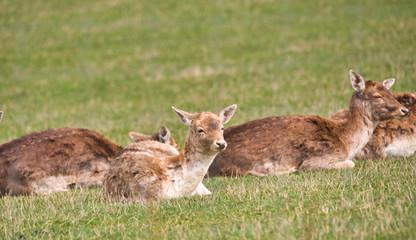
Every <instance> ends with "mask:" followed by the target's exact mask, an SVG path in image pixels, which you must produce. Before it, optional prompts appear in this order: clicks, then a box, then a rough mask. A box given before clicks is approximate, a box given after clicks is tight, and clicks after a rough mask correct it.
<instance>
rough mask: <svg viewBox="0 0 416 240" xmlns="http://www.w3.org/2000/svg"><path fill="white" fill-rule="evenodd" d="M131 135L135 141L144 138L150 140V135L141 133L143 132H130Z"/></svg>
mask: <svg viewBox="0 0 416 240" xmlns="http://www.w3.org/2000/svg"><path fill="white" fill-rule="evenodd" d="M129 137H130V139H131V140H133V141H134V142H141V141H144V140H149V136H147V135H144V134H141V133H137V132H129Z"/></svg>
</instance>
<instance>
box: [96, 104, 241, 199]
mask: <svg viewBox="0 0 416 240" xmlns="http://www.w3.org/2000/svg"><path fill="white" fill-rule="evenodd" d="M236 108H237V106H236V105H232V106H229V107H227V108H225V109H224V110H222V111H221V112H220V113H219V114H218V115H217V114H214V113H211V112H202V113H195V114H190V113H187V112H185V111H181V110H178V109H176V108H174V107H172V109H173V111H174V112H175V113H176V114H177V115H178V116H179V118H180V119H181V120H182V122H183V123H184V124H185V125H186V126H189V131H188V134H187V136H186V140H185V146H184V148H183V150H182V151H181V152H180V153H178V152H177V150H176V149H175V148H173V147H171V146H168V145H164V144H160V143H158V142H154V141H144V142H140V143H134V144H131V145H129V146H127V147H126V148H125V149H124V150H123V151H122V152H121V154H119V156H118V157H117V158H116V160H115V161H114V162H112V164H111V167H110V170H109V172H108V174H107V175H106V177H105V179H104V191H105V192H106V194H107V196H108V197H109V198H110V199H116V200H123V199H129V200H133V201H136V202H147V201H149V200H152V199H167V198H176V197H182V196H192V195H195V194H200V195H205V194H210V193H211V192H210V191H209V190H208V189H206V188H205V187H204V186H203V185H202V179H203V178H204V175H205V174H206V172H207V170H208V167H209V165H210V164H211V162H212V161H213V160H214V158H215V156H216V155H217V154H218V153H219V152H221V151H223V150H224V149H225V148H226V146H227V143H226V142H225V141H224V138H223V124H226V123H227V122H228V121H229V120H230V119H231V117H232V115H233V114H234V111H235V110H236Z"/></svg>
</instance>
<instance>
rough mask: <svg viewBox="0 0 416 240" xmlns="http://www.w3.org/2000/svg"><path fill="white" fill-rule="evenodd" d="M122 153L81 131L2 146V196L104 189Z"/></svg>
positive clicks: (65, 131) (53, 132)
mask: <svg viewBox="0 0 416 240" xmlns="http://www.w3.org/2000/svg"><path fill="white" fill-rule="evenodd" d="M156 134H157V133H156ZM154 135H155V134H154ZM143 136H146V135H143ZM148 137H150V136H148ZM173 142H175V141H174V140H173ZM175 143H176V142H175ZM122 149H123V148H122V147H121V146H120V145H118V144H117V143H115V142H113V141H111V140H110V139H108V138H107V137H105V136H103V135H101V134H99V133H97V132H94V131H91V130H88V129H82V128H60V129H49V130H45V131H41V132H34V133H31V134H29V135H26V136H23V137H21V138H18V139H15V140H12V141H10V142H7V143H4V144H2V145H0V195H5V194H10V195H22V194H30V193H42V194H45V193H52V192H56V191H65V190H68V189H70V188H73V187H97V186H101V185H102V181H103V178H104V176H105V174H106V173H107V171H108V169H109V164H110V161H112V159H114V158H115V156H116V154H117V153H118V152H119V151H120V150H122Z"/></svg>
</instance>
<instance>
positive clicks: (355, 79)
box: [350, 70, 365, 92]
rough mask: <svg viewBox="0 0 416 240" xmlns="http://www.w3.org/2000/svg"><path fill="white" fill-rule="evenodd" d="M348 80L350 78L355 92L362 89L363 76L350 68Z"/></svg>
mask: <svg viewBox="0 0 416 240" xmlns="http://www.w3.org/2000/svg"><path fill="white" fill-rule="evenodd" d="M350 80H351V85H352V87H353V88H354V90H355V91H356V92H362V91H364V89H365V82H364V78H363V77H362V76H361V75H360V74H358V73H357V72H354V71H353V70H350Z"/></svg>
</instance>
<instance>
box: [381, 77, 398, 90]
mask: <svg viewBox="0 0 416 240" xmlns="http://www.w3.org/2000/svg"><path fill="white" fill-rule="evenodd" d="M395 81H396V79H394V78H389V79H386V80H384V81H383V86H385V87H386V88H387V89H390V88H391V86H393V84H394V82H395Z"/></svg>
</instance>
